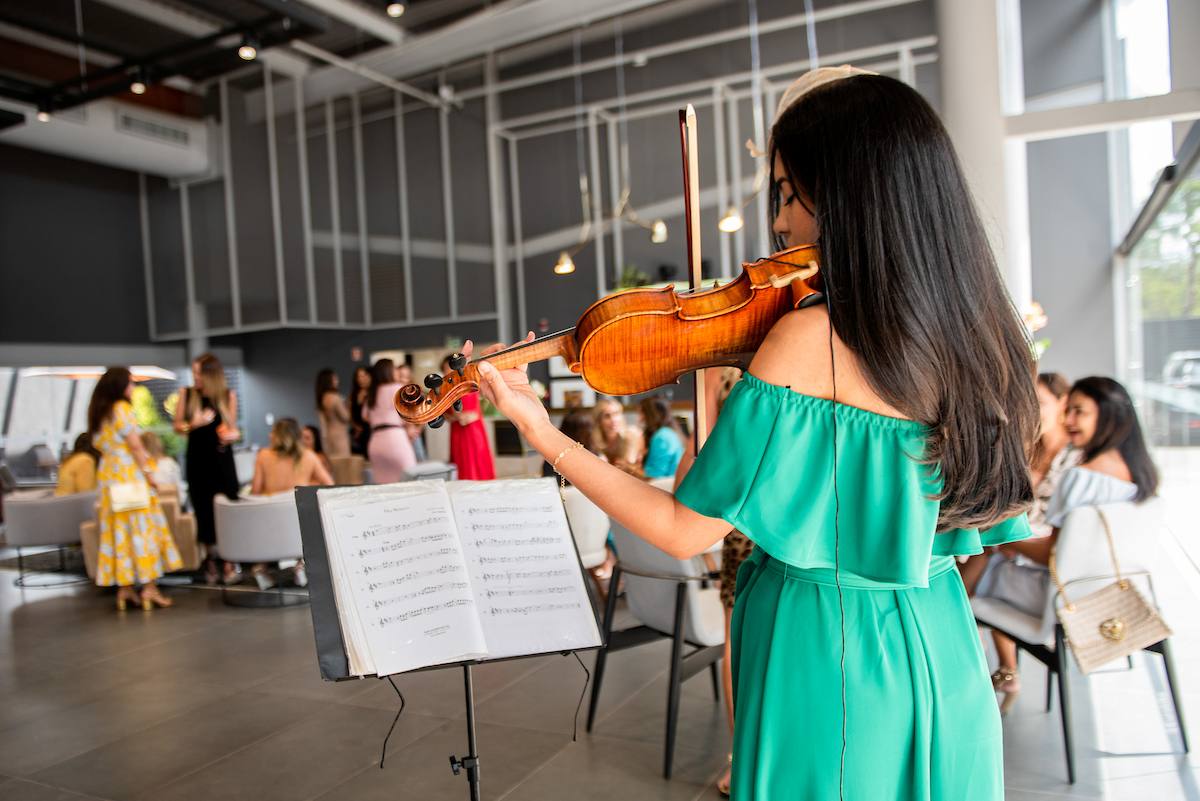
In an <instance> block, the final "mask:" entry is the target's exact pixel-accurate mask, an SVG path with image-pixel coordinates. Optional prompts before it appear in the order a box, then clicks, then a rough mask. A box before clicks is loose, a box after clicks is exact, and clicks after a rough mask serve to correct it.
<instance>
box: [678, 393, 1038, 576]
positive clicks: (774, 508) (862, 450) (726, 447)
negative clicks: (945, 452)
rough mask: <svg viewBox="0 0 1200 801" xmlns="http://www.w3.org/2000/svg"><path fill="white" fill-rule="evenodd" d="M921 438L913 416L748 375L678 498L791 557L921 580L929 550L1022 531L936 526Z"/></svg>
mask: <svg viewBox="0 0 1200 801" xmlns="http://www.w3.org/2000/svg"><path fill="white" fill-rule="evenodd" d="M835 418H836V420H835ZM835 433H836V441H837V448H836V466H837V470H836V482H835V480H834V465H835V453H834V450H835V449H834V438H835ZM925 435H926V428H925V426H924V425H922V424H921V423H919V422H916V421H912V420H903V419H899V418H894V417H887V416H884V415H880V414H875V413H873V412H868V411H866V410H864V409H859V408H856V407H853V406H846V405H843V404H837V403H834V402H833V401H829V400H824V399H820V398H814V397H811V396H808V395H802V394H800V393H797V392H793V391H792V390H790V389H788V388H787V387H781V386H776V385H774V384H768V383H766V382H764V381H761V380H759V379H758V378H756V377H755V376H753V375H750V374H746V375H745V376H744V377H743V378H742V380H741V381H739V382H738V384H737V385H736V386H735V387H734V388H733V391H732V392H731V393H730V395H729V398H728V400H726V402H725V405H724V407H723V409H722V412H721V416H720V418H719V419H718V421H717V424H716V426H715V428H714V429H713V432H712V434H711V435H710V437H709V439H708V442H707V444H706V445H705V447H704V449H703V450H702V451H701V452H700V456H699V457H698V458H697V459H696V463H695V465H694V466H693V467H692V469H691V470H690V471H689V472H688V474H687V477H686V478H685V479H684V481H683V483H682V484H681V485H680V487H679V489H678V491H677V492H676V497H677V498H678V499H679V501H680V502H681V503H682V504H684V505H685V506H687V507H688V508H690V509H693V510H694V511H696V512H698V513H699V514H702V515H705V516H706V517H715V518H721V519H723V520H725V521H727V522H728V523H729V524H730V526H731V527H733V528H736V529H738V530H739V531H741V532H743V533H744V534H745V535H746V536H747V537H749V538H750V539H751V540H753V541H754V543H755V544H756V545H757V546H759V547H760V548H762V549H763V551H764V552H766V553H767V554H769V555H771V556H772V557H774V558H775V559H777V560H779V561H781V562H784V563H787V564H789V565H793V566H795V567H798V568H803V569H812V568H823V569H833V568H835V566H836V568H837V569H838V571H839V573H840V574H842V575H847V574H848V575H852V576H857V577H860V578H862V579H864V580H866V581H868V582H871V583H875V584H879V585H882V586H897V587H912V586H925V585H926V584H927V583H928V579H929V571H930V563H931V560H932V559H934V558H936V557H944V556H951V555H958V554H971V553H979V552H980V551H981V550H982V546H983V545H985V544H987V545H992V544H999V543H1001V542H1010V541H1012V540H1015V539H1022V538H1024V537H1027V536H1029V526H1028V523H1027V522H1026V520H1025V518H1024V516H1023V515H1022V516H1020V517H1018V518H1014V519H1013V520H1009V521H1005V522H1004V523H1002V524H1000V525H997V526H995V527H993V528H991V529H988V530H986V531H983V532H980V531H979V530H976V529H970V530H958V531H952V532H946V533H944V534H937V533H935V532H936V528H937V519H938V502H937V501H936V500H935V498H936V497H937V495H938V492H939V490H940V489H941V482H940V478H938V476H937V475H936V472H935V471H934V470H932V469H931V468H930V467H929V466H927V465H924V464H922V463H921V455H922V454H923V453H924V449H925ZM835 485H836V491H835ZM942 561H943V562H944V561H945V560H942Z"/></svg>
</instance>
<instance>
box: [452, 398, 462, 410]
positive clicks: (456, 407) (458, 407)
mask: <svg viewBox="0 0 1200 801" xmlns="http://www.w3.org/2000/svg"><path fill="white" fill-rule="evenodd" d="M454 411H456V412H461V411H462V398H459V399H458V400H456V401H455V402H454Z"/></svg>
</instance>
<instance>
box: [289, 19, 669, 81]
mask: <svg viewBox="0 0 1200 801" xmlns="http://www.w3.org/2000/svg"><path fill="white" fill-rule="evenodd" d="M660 2H662V0H608V2H604V3H597V2H595V0H526V1H525V2H513V0H509V2H500V3H496V4H494V5H492V6H490V7H488V8H486V9H484V10H483V11H480V12H479V13H477V14H472V15H471V16H470V17H467V18H466V19H462V20H459V21H458V22H455V23H453V24H451V25H447V26H446V27H444V28H440V29H438V30H436V31H433V32H432V33H427V34H423V35H421V36H413V37H410V38H408V39H407V40H406V41H405V42H404V43H403V44H400V45H389V46H386V47H381V48H379V49H378V50H373V51H371V52H369V53H366V54H364V55H362V56H360V57H358V58H355V59H354V62H355V63H357V64H360V65H362V66H364V67H367V68H368V69H371V70H373V71H375V72H377V73H381V74H383V75H389V76H392V77H394V78H404V77H408V76H412V75H418V74H421V73H425V72H429V71H431V70H436V69H438V68H440V67H443V66H446V65H449V64H454V63H456V62H459V61H463V60H465V59H469V58H475V57H477V56H480V55H483V54H485V53H487V52H488V51H489V50H502V49H504V48H507V47H513V46H515V45H519V44H523V43H525V42H530V41H533V40H535V39H540V38H543V37H545V36H551V35H553V34H556V33H559V32H560V31H564V30H570V29H572V28H577V27H583V26H586V25H589V24H591V23H593V22H596V21H598V20H601V19H608V18H609V17H615V16H618V15H621V14H627V13H629V12H631V11H636V10H637V9H640V8H645V7H648V6H652V5H657V4H658V3H660ZM370 85H371V82H370V81H369V80H368V79H366V78H364V77H362V76H361V75H358V74H355V73H353V72H349V71H347V70H343V69H340V68H337V67H327V68H324V69H317V70H314V71H313V72H312V73H311V74H309V75H308V76H306V77H305V79H304V95H305V101H306V102H309V103H316V102H321V101H323V100H326V99H328V98H331V97H338V96H342V95H347V94H350V93H352V92H357V91H360V90H362V89H365V88H367V87H368V86H370Z"/></svg>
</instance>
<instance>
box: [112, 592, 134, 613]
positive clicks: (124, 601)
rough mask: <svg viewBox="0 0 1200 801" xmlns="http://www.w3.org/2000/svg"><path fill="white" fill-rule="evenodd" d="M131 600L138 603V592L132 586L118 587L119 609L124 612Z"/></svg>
mask: <svg viewBox="0 0 1200 801" xmlns="http://www.w3.org/2000/svg"><path fill="white" fill-rule="evenodd" d="M131 601H132V602H133V603H135V604H136V603H137V602H138V594H137V593H136V592H134V591H133V589H132V588H130V587H118V588H117V611H118V612H124V611H125V610H126V609H127V608H128V606H129V603H130V602H131Z"/></svg>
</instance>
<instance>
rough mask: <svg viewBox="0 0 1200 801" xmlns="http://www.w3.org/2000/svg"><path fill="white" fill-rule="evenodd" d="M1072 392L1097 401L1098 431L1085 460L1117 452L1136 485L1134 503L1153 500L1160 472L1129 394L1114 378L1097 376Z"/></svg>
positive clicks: (1084, 380) (1080, 382) (1077, 384)
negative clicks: (1105, 453) (1135, 501)
mask: <svg viewBox="0 0 1200 801" xmlns="http://www.w3.org/2000/svg"><path fill="white" fill-rule="evenodd" d="M1071 392H1072V393H1074V392H1078V393H1079V394H1081V395H1086V396H1087V397H1089V398H1091V399H1092V400H1093V401H1095V402H1096V409H1097V417H1096V431H1095V432H1094V433H1093V434H1092V438H1091V439H1090V440H1088V443H1087V444H1086V445H1084V446H1083V461H1085V462H1090V461H1091V460H1092V459H1095V458H1096V457H1097V456H1099V455H1100V454H1102V453H1104V452H1105V451H1108V450H1114V449H1115V450H1116V451H1117V453H1119V454H1121V458H1122V459H1124V460H1125V466H1126V467H1128V468H1129V475H1130V477H1131V478H1132V479H1133V483H1134V484H1137V488H1138V491H1137V496H1136V497H1135V498H1134V500H1138V501H1144V500H1146V499H1147V498H1150V497H1153V496H1154V494H1155V493H1157V492H1158V469H1157V468H1156V467H1155V466H1154V461H1153V460H1152V459H1151V458H1150V449H1149V448H1147V447H1146V438H1145V436H1144V435H1143V434H1142V426H1141V423H1139V422H1138V416H1137V411H1136V410H1135V409H1134V408H1133V398H1131V397H1129V392H1128V391H1127V390H1126V389H1125V387H1123V386H1121V384H1119V383H1118V382H1116V381H1113V380H1112V379H1111V378H1105V377H1103V376H1095V375H1094V376H1088V377H1087V378H1081V379H1079V380H1078V381H1076V382H1075V384H1074V386H1072V387H1071Z"/></svg>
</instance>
